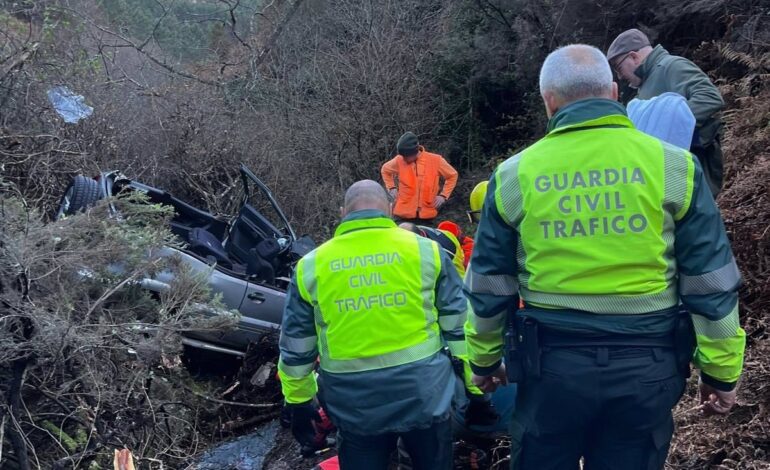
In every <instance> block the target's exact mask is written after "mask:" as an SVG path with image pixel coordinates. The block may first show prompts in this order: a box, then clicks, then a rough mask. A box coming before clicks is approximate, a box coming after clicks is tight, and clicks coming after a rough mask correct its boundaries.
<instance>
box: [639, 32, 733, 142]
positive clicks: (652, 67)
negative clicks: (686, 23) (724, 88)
mask: <svg viewBox="0 0 770 470" xmlns="http://www.w3.org/2000/svg"><path fill="white" fill-rule="evenodd" d="M634 73H635V74H636V75H637V76H639V78H641V79H642V84H641V85H640V86H639V90H638V93H637V98H640V99H643V100H648V99H650V98H653V97H655V96H658V95H660V94H662V93H665V92H667V91H671V92H674V93H678V94H680V95H682V96H684V97H685V98H686V99H687V104H688V105H689V107H690V110H691V111H692V113H693V114H694V115H695V121H696V122H695V129H696V132H697V135H698V137H699V138H700V144H701V145H702V146H703V147H706V146H708V145H710V144H711V143H713V142H714V140H715V139H716V138H717V135H718V134H719V132H720V130H721V128H722V120H721V118H720V112H721V111H722V109H723V108H724V106H725V103H724V101H723V100H722V95H721V94H720V93H719V89H718V88H717V87H716V86H715V85H714V84H713V83H712V82H711V80H710V79H709V77H708V75H706V74H705V73H703V71H702V70H701V69H700V68H699V67H698V66H697V65H695V64H694V63H692V62H691V61H689V60H687V59H685V58H684V57H679V56H675V55H671V54H669V53H668V51H666V50H665V49H664V48H663V47H662V46H660V45H657V46H655V48H654V49H653V50H652V52H651V53H650V55H648V56H647V58H646V59H645V60H644V62H642V65H640V66H639V67H638V68H637V69H636V71H635V72H634ZM697 143H698V142H696V141H693V144H697Z"/></svg>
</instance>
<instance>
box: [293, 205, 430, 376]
mask: <svg viewBox="0 0 770 470" xmlns="http://www.w3.org/2000/svg"><path fill="white" fill-rule="evenodd" d="M440 263H441V259H440V257H439V247H438V245H437V244H436V243H435V242H432V241H430V240H428V239H426V238H422V237H419V236H417V235H415V234H413V233H411V232H408V231H406V230H402V229H400V228H398V227H396V225H395V223H393V221H391V220H390V219H385V218H375V219H361V220H351V221H347V222H343V223H342V224H341V225H340V227H339V228H338V229H337V232H336V234H335V237H334V238H333V239H331V240H330V241H328V242H327V243H325V244H324V245H322V246H321V247H319V248H318V249H316V250H315V251H313V252H312V253H311V254H309V255H308V256H306V257H304V258H303V259H302V260H301V261H300V263H299V265H298V268H297V284H298V288H299V291H300V295H301V296H302V297H303V298H304V299H305V300H306V301H307V302H308V303H310V304H311V305H312V306H313V308H314V312H315V322H316V329H317V331H318V339H319V352H320V357H321V368H322V369H324V370H325V371H328V372H336V373H344V372H359V371H365V370H372V369H381V368H384V367H391V366H396V365H401V364H405V363H409V362H413V361H416V360H419V359H423V358H425V357H428V356H430V355H431V354H434V353H435V352H436V351H438V350H439V349H441V346H442V345H441V339H440V336H439V327H438V323H437V320H438V311H437V310H436V307H435V288H436V282H437V280H438V275H439V270H440V266H441V264H440Z"/></svg>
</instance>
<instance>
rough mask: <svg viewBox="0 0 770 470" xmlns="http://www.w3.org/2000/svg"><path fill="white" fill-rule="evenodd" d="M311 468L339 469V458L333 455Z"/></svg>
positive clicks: (319, 469)
mask: <svg viewBox="0 0 770 470" xmlns="http://www.w3.org/2000/svg"><path fill="white" fill-rule="evenodd" d="M313 470H340V459H339V457H337V456H336V455H335V456H334V457H331V458H328V459H326V460H324V461H323V462H321V463H319V464H318V465H316V466H315V467H314V469H313Z"/></svg>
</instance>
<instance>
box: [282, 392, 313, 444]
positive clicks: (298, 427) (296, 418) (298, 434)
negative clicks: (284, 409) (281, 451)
mask: <svg viewBox="0 0 770 470" xmlns="http://www.w3.org/2000/svg"><path fill="white" fill-rule="evenodd" d="M287 406H288V407H289V408H290V409H291V433H292V435H293V436H294V439H296V440H297V442H299V444H300V445H301V446H303V447H313V446H315V445H316V442H315V437H316V423H320V422H321V415H320V414H318V409H317V408H316V406H315V404H314V403H313V401H312V400H311V401H308V402H306V403H302V404H299V405H287Z"/></svg>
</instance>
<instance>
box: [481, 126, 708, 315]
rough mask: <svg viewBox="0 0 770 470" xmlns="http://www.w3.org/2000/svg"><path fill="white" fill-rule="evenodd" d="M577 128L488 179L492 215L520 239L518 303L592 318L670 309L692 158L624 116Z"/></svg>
mask: <svg viewBox="0 0 770 470" xmlns="http://www.w3.org/2000/svg"><path fill="white" fill-rule="evenodd" d="M592 126H598V127H592ZM607 126H612V127H607ZM578 127H579V129H570V128H569V127H567V128H561V129H556V130H554V131H552V132H551V133H550V134H549V135H548V136H547V137H545V138H544V139H542V140H541V141H539V142H538V143H537V144H535V145H533V146H532V147H530V148H528V149H526V150H525V151H524V152H522V153H521V154H519V155H518V156H516V157H513V158H511V159H509V160H508V161H506V162H505V163H504V164H503V165H501V167H500V168H499V169H498V171H497V173H496V191H495V201H496V204H497V207H498V211H499V212H500V214H501V215H502V217H503V219H504V220H505V221H506V222H507V223H508V224H510V225H511V226H513V227H515V228H516V229H517V230H518V231H519V233H520V234H521V237H520V239H519V246H518V247H517V264H518V266H520V268H521V272H520V273H519V284H520V285H521V295H522V297H523V299H524V300H525V301H527V302H530V303H533V304H538V305H541V306H544V307H553V308H573V309H580V310H587V311H591V312H596V313H644V312H649V311H652V310H659V309H664V308H668V307H671V306H673V305H676V303H677V302H678V292H677V282H676V266H675V261H674V223H675V221H676V220H679V219H681V218H682V217H683V216H684V214H685V213H686V212H687V209H688V208H689V201H690V200H691V198H692V189H693V175H694V164H693V161H692V156H691V155H690V154H689V153H688V152H686V151H684V150H682V149H679V148H677V147H673V146H670V145H668V144H664V143H663V142H661V141H659V140H657V139H655V138H652V137H649V136H647V135H645V134H643V133H641V132H639V131H636V130H634V129H633V128H631V127H630V122H629V121H628V119H627V118H626V117H625V116H620V115H612V116H605V117H603V118H599V119H596V120H593V121H589V122H584V123H581V124H580V125H579V126H578ZM597 156H600V157H597Z"/></svg>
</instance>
